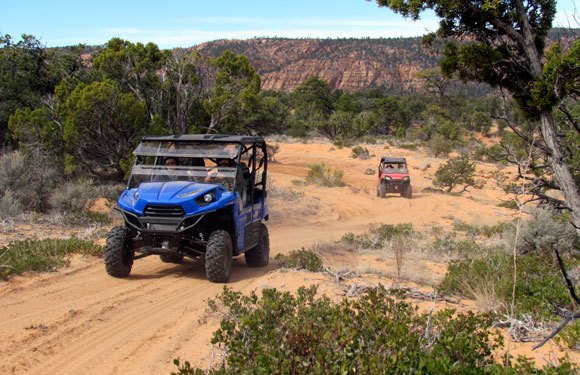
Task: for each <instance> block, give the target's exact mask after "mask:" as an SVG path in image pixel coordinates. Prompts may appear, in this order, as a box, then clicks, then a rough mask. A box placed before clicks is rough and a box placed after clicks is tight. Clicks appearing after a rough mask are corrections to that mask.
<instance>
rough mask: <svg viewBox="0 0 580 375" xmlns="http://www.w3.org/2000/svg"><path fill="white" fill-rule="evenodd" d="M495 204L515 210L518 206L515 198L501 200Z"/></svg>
mask: <svg viewBox="0 0 580 375" xmlns="http://www.w3.org/2000/svg"><path fill="white" fill-rule="evenodd" d="M497 206H498V207H503V208H509V209H510V210H517V209H519V208H520V206H519V204H518V202H517V201H516V200H515V199H510V200H507V201H504V202H501V203H499V204H498V205H497Z"/></svg>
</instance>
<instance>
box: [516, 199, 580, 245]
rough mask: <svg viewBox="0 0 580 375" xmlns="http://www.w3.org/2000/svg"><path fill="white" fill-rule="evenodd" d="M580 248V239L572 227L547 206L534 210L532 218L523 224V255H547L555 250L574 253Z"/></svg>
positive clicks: (521, 237)
mask: <svg viewBox="0 0 580 375" xmlns="http://www.w3.org/2000/svg"><path fill="white" fill-rule="evenodd" d="M579 247H580V242H579V238H578V235H577V234H576V230H575V229H574V228H573V227H572V225H571V224H569V222H568V221H567V220H565V218H563V217H561V216H557V215H556V214H555V212H554V210H552V209H551V208H550V207H545V206H544V207H538V208H536V209H534V210H532V218H531V219H530V220H526V221H525V222H524V223H523V225H522V229H521V232H520V236H519V238H518V250H519V251H520V252H521V253H540V254H545V253H551V252H552V251H553V249H554V248H556V249H558V250H559V251H573V250H574V249H578V248H579Z"/></svg>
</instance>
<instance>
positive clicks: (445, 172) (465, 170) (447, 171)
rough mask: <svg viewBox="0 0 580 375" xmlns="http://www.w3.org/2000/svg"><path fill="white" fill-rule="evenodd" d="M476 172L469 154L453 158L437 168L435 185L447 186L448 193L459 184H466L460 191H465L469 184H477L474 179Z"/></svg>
mask: <svg viewBox="0 0 580 375" xmlns="http://www.w3.org/2000/svg"><path fill="white" fill-rule="evenodd" d="M474 173H475V164H473V163H472V162H471V161H469V158H468V157H467V156H460V157H457V158H452V159H449V160H447V162H446V163H445V164H442V165H441V166H440V167H439V168H438V169H437V171H436V172H435V179H434V180H433V185H435V186H436V187H444V188H447V192H448V193H450V192H451V190H453V188H455V187H456V186H458V185H465V186H464V187H463V190H461V191H460V193H463V192H464V191H465V190H467V188H468V187H469V186H473V185H474V184H475V181H474V180H473V175H474Z"/></svg>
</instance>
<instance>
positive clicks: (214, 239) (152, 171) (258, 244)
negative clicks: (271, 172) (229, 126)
mask: <svg viewBox="0 0 580 375" xmlns="http://www.w3.org/2000/svg"><path fill="white" fill-rule="evenodd" d="M134 155H135V163H134V165H133V168H132V170H131V176H130V178H129V181H128V185H127V189H126V190H125V191H124V192H123V193H122V194H121V196H120V198H119V200H118V205H117V209H118V210H119V211H120V212H121V213H122V215H123V218H124V222H125V225H124V226H123V227H117V228H113V230H112V231H111V233H110V234H109V237H108V240H107V245H106V246H105V266H106V270H107V272H108V273H109V274H110V275H112V276H116V277H125V276H128V275H129V273H130V272H131V268H132V264H133V260H134V259H139V258H143V257H146V256H150V255H159V256H160V257H161V260H163V261H165V262H172V263H179V262H181V261H182V259H183V258H184V257H187V258H192V259H201V260H203V261H204V262H205V266H206V275H207V277H208V279H209V280H210V281H214V282H226V281H228V280H229V277H230V271H231V263H232V257H234V256H237V255H240V254H242V253H244V254H245V258H246V263H247V264H248V265H249V266H265V265H267V264H268V261H269V238H268V230H267V227H266V226H265V224H263V221H265V220H268V217H269V216H268V210H267V206H266V196H267V190H266V188H267V167H268V160H267V152H266V143H265V141H264V139H263V138H262V137H257V136H228V135H179V136H173V135H171V136H146V137H144V138H143V139H142V142H141V143H140V144H139V145H138V146H137V148H136V149H135V151H134Z"/></svg>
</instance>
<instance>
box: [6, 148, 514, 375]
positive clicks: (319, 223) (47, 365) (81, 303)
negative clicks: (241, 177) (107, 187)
mask: <svg viewBox="0 0 580 375" xmlns="http://www.w3.org/2000/svg"><path fill="white" fill-rule="evenodd" d="M368 147H369V149H370V150H371V152H372V153H373V154H375V155H377V156H380V155H382V154H387V153H391V154H394V155H396V156H406V157H407V158H408V159H409V161H410V163H411V165H419V163H422V162H424V161H421V160H423V159H419V158H418V157H417V155H416V153H415V152H409V151H405V150H390V151H391V152H388V151H387V150H385V149H384V146H380V145H378V146H368ZM280 150H281V151H280V153H279V154H277V155H276V160H277V161H276V162H275V163H272V164H271V169H270V171H271V177H272V180H273V181H274V184H275V185H276V186H277V187H279V188H281V189H286V190H292V191H296V192H299V193H300V194H301V195H300V196H299V197H295V198H294V199H288V200H284V199H279V200H275V199H271V201H272V205H271V206H272V207H271V216H272V220H271V222H270V223H269V230H270V237H271V255H272V256H275V255H276V254H278V253H287V252H289V251H291V250H294V249H300V248H301V247H308V246H310V245H312V244H314V243H317V242H329V241H335V240H338V239H340V238H341V237H342V235H344V233H346V232H362V231H364V230H367V229H368V227H369V225H370V224H373V223H391V224H394V223H405V222H411V223H413V225H414V226H415V227H417V228H419V227H423V226H432V225H437V226H449V225H451V224H452V223H453V220H464V221H467V222H470V223H477V224H493V223H496V222H498V221H507V220H510V219H511V213H510V212H509V211H508V210H506V209H502V208H499V207H497V206H496V204H497V203H499V197H501V192H500V191H499V188H497V187H496V186H491V185H492V184H491V183H490V184H489V185H490V186H489V187H486V189H484V190H477V191H474V192H473V193H471V194H466V196H464V197H450V196H443V195H439V194H432V193H421V190H422V189H423V188H424V187H427V186H430V185H431V183H430V180H429V172H430V173H433V171H434V170H435V167H436V165H437V163H439V162H441V161H438V160H436V159H433V160H432V163H433V166H432V167H431V168H429V170H428V172H422V171H420V170H419V169H412V171H411V173H412V178H413V182H414V192H415V195H414V199H412V200H407V199H404V198H401V197H397V196H390V197H389V198H387V199H379V198H377V197H376V194H375V178H376V177H375V176H368V175H365V174H364V171H365V169H366V168H376V166H375V161H376V160H377V158H376V157H374V158H371V159H369V160H358V159H356V160H355V159H352V158H351V157H350V149H346V148H345V149H336V150H335V149H334V148H333V147H332V146H331V145H330V144H324V143H323V144H308V145H305V144H281V146H280ZM320 161H322V162H325V163H326V164H327V165H330V166H333V167H339V168H341V169H343V170H344V172H345V178H344V179H345V181H346V182H347V183H348V184H349V185H350V186H348V187H343V188H331V189H328V188H327V189H323V188H317V187H313V186H302V185H299V186H296V185H295V183H293V181H295V180H301V179H304V177H305V176H306V174H307V171H308V165H310V164H312V163H313V162H320ZM482 168H491V167H489V166H482ZM0 239H1V238H0ZM312 283H316V284H320V285H323V287H322V288H321V290H322V291H325V290H327V291H329V292H330V291H331V290H332V286H331V285H329V281H328V278H327V277H325V276H323V275H304V274H300V273H295V272H280V271H277V270H276V269H275V265H274V264H271V265H270V266H268V267H266V268H264V269H250V268H247V267H246V266H245V264H244V260H243V257H241V258H240V259H237V260H236V261H235V262H234V267H233V271H232V277H231V281H230V283H229V284H228V286H229V287H231V288H233V289H235V290H240V291H243V292H249V291H251V290H254V289H260V288H263V287H265V286H268V287H278V288H288V289H295V288H296V286H297V285H304V284H312ZM222 289H223V285H220V284H212V283H209V282H208V281H207V280H206V278H205V271H204V269H203V266H202V265H201V264H198V263H193V262H188V263H185V264H182V265H168V264H164V263H162V262H160V261H159V259H157V258H156V257H149V258H145V259H142V260H139V261H136V263H135V265H134V268H133V272H132V274H131V276H130V277H129V278H127V279H115V278H112V277H109V276H107V275H106V273H105V271H104V267H103V265H102V262H101V261H100V260H99V259H94V258H83V257H78V258H75V259H74V261H73V264H72V266H71V267H70V268H68V269H64V270H62V271H59V272H56V273H51V274H43V275H32V276H31V275H27V276H21V277H16V278H14V279H13V280H11V281H10V282H7V283H2V284H0V301H1V303H0V332H2V340H0V373H3V374H8V373H11V374H12V373H14V374H57V373H58V374H77V373H84V374H121V373H122V374H162V373H165V374H168V373H169V372H170V371H172V370H175V367H174V366H173V364H172V360H173V359H174V358H177V357H180V358H184V359H188V360H190V361H191V362H193V363H194V364H195V365H198V366H201V367H202V368H205V367H207V366H208V365H209V364H210V363H211V361H212V352H211V346H210V345H209V340H210V338H211V334H212V332H213V330H214V329H215V327H216V323H217V318H216V317H212V316H211V315H208V313H207V311H206V306H207V303H206V301H207V299H209V298H213V297H215V296H216V295H217V294H219V293H220V292H221V290H222ZM214 361H215V359H214Z"/></svg>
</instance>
